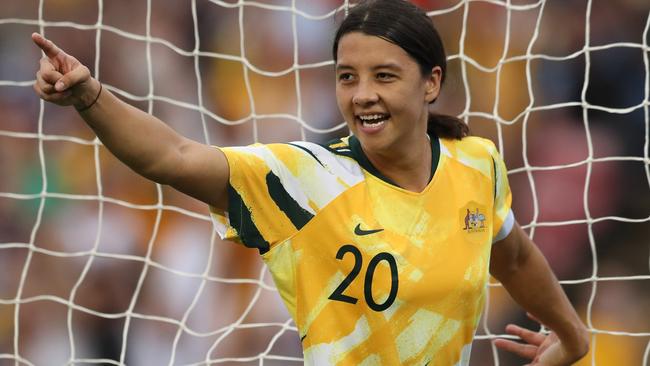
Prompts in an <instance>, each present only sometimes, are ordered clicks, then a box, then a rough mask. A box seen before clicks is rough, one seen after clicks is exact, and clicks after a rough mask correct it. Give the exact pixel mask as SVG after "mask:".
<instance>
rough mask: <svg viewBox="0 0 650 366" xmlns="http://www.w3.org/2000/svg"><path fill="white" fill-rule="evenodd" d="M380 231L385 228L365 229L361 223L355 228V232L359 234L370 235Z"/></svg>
mask: <svg viewBox="0 0 650 366" xmlns="http://www.w3.org/2000/svg"><path fill="white" fill-rule="evenodd" d="M380 231H384V229H375V230H363V229H361V224H357V227H355V228H354V233H355V234H356V235H359V236H364V235H370V234H374V233H378V232H380Z"/></svg>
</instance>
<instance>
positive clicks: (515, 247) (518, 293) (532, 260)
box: [490, 223, 589, 361]
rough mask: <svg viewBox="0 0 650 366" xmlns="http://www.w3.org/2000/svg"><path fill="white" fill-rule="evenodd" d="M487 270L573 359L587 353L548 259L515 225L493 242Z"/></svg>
mask: <svg viewBox="0 0 650 366" xmlns="http://www.w3.org/2000/svg"><path fill="white" fill-rule="evenodd" d="M490 273H491V274H492V275H493V276H494V277H495V278H496V279H498V280H499V281H500V282H501V283H502V284H503V286H504V287H505V288H506V290H507V291H508V293H510V295H511V296H512V297H513V299H514V300H515V301H516V302H517V303H519V304H520V305H521V306H522V307H523V308H524V309H526V311H528V312H529V313H530V314H532V315H533V316H534V317H536V318H537V319H539V320H540V321H541V322H542V324H544V325H546V326H547V327H549V328H550V329H551V330H553V331H554V332H555V333H556V334H557V336H558V338H559V339H560V341H561V342H562V344H563V346H564V349H565V351H566V353H567V357H568V358H571V359H573V361H577V360H578V359H580V358H581V357H582V356H584V355H585V354H586V353H587V350H588V347H589V341H588V332H587V330H586V328H585V326H584V324H583V323H582V321H581V320H580V318H579V316H578V314H577V313H576V312H575V310H574V309H573V306H572V305H571V303H570V302H569V299H568V298H567V297H566V294H565V293H564V291H563V290H562V287H561V286H560V284H559V282H558V281H557V279H556V277H555V275H554V274H553V272H552V271H551V269H550V267H549V265H548V262H547V261H546V259H545V258H544V256H543V255H542V253H541V252H540V251H539V249H538V248H537V246H536V245H535V244H534V243H533V242H532V240H530V238H529V237H528V235H527V234H526V233H525V232H524V231H523V229H522V228H521V227H520V226H519V224H517V223H515V225H514V227H513V229H512V232H511V233H510V234H509V235H508V236H507V237H506V238H505V239H503V240H501V241H499V242H497V243H494V244H493V246H492V254H491V259H490Z"/></svg>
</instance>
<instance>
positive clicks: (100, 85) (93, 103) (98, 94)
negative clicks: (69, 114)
mask: <svg viewBox="0 0 650 366" xmlns="http://www.w3.org/2000/svg"><path fill="white" fill-rule="evenodd" d="M102 88H103V86H102V83H99V93H97V96H96V97H95V100H93V102H92V103H90V104H88V105H87V106H85V107H83V108H79V109H77V112H80V113H81V112H83V111H87V110H88V109H90V107H92V106H94V105H95V103H97V101H98V100H99V96H100V95H102ZM75 109H76V108H75Z"/></svg>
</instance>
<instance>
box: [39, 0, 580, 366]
mask: <svg viewBox="0 0 650 366" xmlns="http://www.w3.org/2000/svg"><path fill="white" fill-rule="evenodd" d="M32 38H33V40H34V42H35V43H36V44H37V45H38V46H39V47H40V48H41V49H42V50H43V51H44V52H45V55H46V57H44V58H43V59H42V60H41V63H40V70H39V71H38V73H37V78H36V83H35V84H34V89H35V90H36V92H37V93H38V94H39V95H40V97H41V98H43V99H44V100H46V101H49V102H53V103H56V104H59V105H73V106H74V107H75V108H76V109H77V110H78V111H79V113H80V114H81V116H82V117H83V119H84V120H85V121H86V122H87V123H88V125H89V126H90V127H91V128H92V129H93V130H94V131H95V132H96V134H97V136H98V137H99V138H100V139H101V140H102V142H103V143H104V145H105V146H106V147H107V148H108V149H109V150H110V151H112V152H113V153H114V154H115V156H117V157H118V158H119V159H120V160H122V161H123V162H125V163H126V164H127V165H128V166H130V167H131V168H132V169H133V170H135V171H136V172H138V173H139V174H141V175H143V176H145V177H147V178H149V179H151V180H153V181H156V182H158V183H161V184H168V185H170V186H173V187H175V188H176V189H178V190H179V191H181V192H184V193H186V194H188V195H190V196H192V197H194V198H197V199H199V200H201V201H203V202H205V203H207V204H209V205H210V211H211V213H212V216H213V218H214V223H215V227H216V229H217V230H218V231H219V233H220V234H221V235H222V237H224V238H227V239H231V240H235V241H239V242H241V243H242V244H244V245H246V246H248V247H251V248H257V249H258V250H259V252H260V253H261V255H262V257H263V259H264V261H265V262H266V263H267V265H268V266H269V268H270V270H271V273H272V274H273V278H274V280H275V282H276V285H277V287H278V290H279V292H280V295H281V296H282V299H283V300H284V302H285V304H286V305H287V307H288V309H289V312H290V314H291V315H292V317H293V319H294V320H295V322H296V325H297V327H298V330H299V333H300V336H301V341H302V344H303V349H304V358H305V363H306V364H311V365H400V364H403V365H468V363H469V355H470V348H471V344H472V340H473V337H474V333H475V330H476V326H477V323H478V320H479V317H480V314H481V310H482V308H483V303H484V294H485V289H486V283H487V280H488V270H489V272H490V273H491V274H492V275H494V276H495V277H496V278H497V279H498V280H499V281H501V283H502V284H503V285H504V286H505V288H506V289H507V290H508V292H509V293H510V294H511V295H512V297H513V298H514V299H515V300H516V301H517V302H518V303H519V304H521V305H522V306H523V307H524V308H525V309H526V310H527V311H528V312H529V313H531V314H532V315H533V316H534V317H536V318H537V319H539V321H540V322H542V323H543V324H545V325H546V326H547V327H548V328H550V329H551V330H552V332H551V333H550V334H549V335H545V334H541V333H534V332H531V331H529V330H526V329H522V328H520V327H518V326H516V325H509V326H508V327H507V328H506V331H507V332H509V333H511V334H514V335H517V336H519V337H520V338H521V339H522V340H523V341H524V342H525V343H516V342H512V341H508V340H497V341H496V344H497V346H499V347H501V348H502V349H505V350H508V351H511V352H514V353H516V354H518V355H520V356H522V357H525V358H527V359H530V360H531V365H539V366H542V365H544V366H555V365H570V364H572V363H573V362H575V361H577V360H578V359H580V358H581V357H582V356H583V355H584V354H585V353H586V352H587V349H588V333H587V330H586V328H585V327H584V325H583V324H582V323H581V321H580V319H579V317H578V315H577V314H576V313H575V311H574V310H573V308H572V306H571V304H570V303H569V301H568V300H567V298H566V296H565V294H564V293H563V291H562V289H561V287H560V286H559V284H558V282H557V280H556V279H555V277H554V275H553V274H552V272H551V271H550V269H549V266H548V264H547V262H546V261H545V259H544V258H543V256H542V255H541V253H540V252H539V250H538V249H537V248H536V246H535V245H534V244H533V243H532V242H531V240H530V239H529V238H528V237H527V235H526V234H525V232H524V231H523V230H522V229H521V228H520V227H519V225H518V224H517V223H516V222H515V220H514V216H513V214H512V211H511V209H510V204H511V195H510V190H509V186H508V180H507V175H506V168H505V166H504V164H503V162H502V160H501V158H500V157H499V154H498V153H497V150H496V148H495V146H494V145H493V144H492V143H491V142H489V141H488V140H485V139H481V138H478V137H470V136H468V129H467V127H466V125H464V124H463V123H462V122H460V121H458V120H455V119H454V118H452V117H442V116H436V115H430V114H429V110H428V106H429V104H431V103H433V102H434V101H435V100H436V98H437V97H438V95H439V93H440V87H441V85H442V82H443V80H444V77H445V73H446V56H445V53H444V50H443V46H442V43H441V40H440V37H439V35H438V33H437V31H436V30H435V28H434V27H433V24H432V22H431V20H430V19H429V18H428V17H427V16H426V14H425V13H424V12H423V11H421V10H420V9H418V8H417V7H415V6H414V5H412V4H409V3H408V2H405V1H403V0H370V1H364V2H362V3H360V4H359V5H357V6H355V7H354V8H353V9H352V10H351V11H350V14H349V16H348V17H347V18H346V19H345V20H344V21H343V22H342V24H341V26H340V28H339V29H338V32H337V33H336V37H335V40H334V47H333V56H334V59H335V61H336V97H337V101H338V105H339V108H340V110H341V112H342V114H343V116H344V117H345V120H346V122H347V125H348V127H349V129H350V131H351V132H352V134H351V135H350V136H349V137H346V138H343V139H340V140H337V141H334V142H332V143H329V144H327V145H324V146H320V145H317V144H313V143H307V142H295V143H286V144H271V145H262V144H255V145H252V146H248V147H234V148H214V147H210V146H205V145H202V144H200V143H197V142H195V141H191V140H189V139H187V138H184V137H183V136H180V135H179V134H177V133H175V132H174V131H172V130H171V129H170V128H169V127H168V126H167V125H166V124H165V123H163V122H161V121H160V120H158V119H156V118H155V117H153V116H151V115H149V114H146V113H144V112H142V111H140V110H138V109H136V108H134V107H132V106H129V105H127V104H126V103H123V102H121V101H120V100H118V99H117V98H116V97H115V96H114V95H113V94H111V93H110V92H109V91H108V90H106V89H103V88H102V86H101V84H100V83H99V81H97V80H95V79H94V78H92V77H91V76H90V73H89V70H88V68H87V67H85V66H84V65H82V64H80V63H79V62H78V61H77V60H76V59H75V58H74V57H72V56H70V55H68V54H66V53H65V52H63V51H62V50H60V49H59V48H58V47H57V46H56V45H54V44H53V43H52V42H50V41H48V40H46V39H45V38H43V37H42V36H40V35H39V34H34V35H33V36H32Z"/></svg>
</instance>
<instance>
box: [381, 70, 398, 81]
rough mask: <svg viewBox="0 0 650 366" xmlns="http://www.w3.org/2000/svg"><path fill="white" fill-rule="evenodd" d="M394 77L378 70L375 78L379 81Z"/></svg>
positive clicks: (389, 79)
mask: <svg viewBox="0 0 650 366" xmlns="http://www.w3.org/2000/svg"><path fill="white" fill-rule="evenodd" d="M393 79H395V75H393V74H390V73H387V72H380V73H377V80H380V81H391V80H393Z"/></svg>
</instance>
